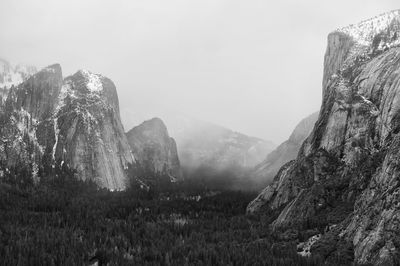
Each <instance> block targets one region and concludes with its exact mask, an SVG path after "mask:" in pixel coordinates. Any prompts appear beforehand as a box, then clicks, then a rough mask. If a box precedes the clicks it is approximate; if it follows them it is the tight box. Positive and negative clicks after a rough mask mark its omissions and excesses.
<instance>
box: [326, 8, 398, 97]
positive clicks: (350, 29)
mask: <svg viewBox="0 0 400 266" xmlns="http://www.w3.org/2000/svg"><path fill="white" fill-rule="evenodd" d="M399 35H400V10H395V11H391V12H387V13H384V14H381V15H379V16H376V17H375V18H372V19H368V20H365V21H363V22H360V23H358V24H354V25H350V26H347V27H343V28H340V29H337V30H335V31H334V32H332V33H331V34H329V36H328V47H327V50H326V53H325V67H324V78H323V88H324V90H323V93H324V94H325V88H326V87H327V83H329V82H330V81H331V80H333V79H334V78H335V77H336V76H337V74H338V73H336V72H338V71H340V72H343V71H345V69H349V68H350V67H352V66H354V65H355V64H357V63H358V62H360V61H366V60H369V59H370V58H371V57H373V56H375V55H376V54H378V53H381V52H383V51H386V50H388V49H390V48H392V47H395V46H398V45H399V44H400V40H399Z"/></svg>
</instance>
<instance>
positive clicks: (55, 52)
mask: <svg viewBox="0 0 400 266" xmlns="http://www.w3.org/2000/svg"><path fill="white" fill-rule="evenodd" d="M397 8H400V4H399V1H398V0H374V1H373V0H339V1H338V0H335V1H333V0H331V1H325V0H302V1H299V0H288V1H284V0H279V1H278V0H276V1H269V0H195V1H194V0H126V1H116V0H112V1H111V0H110V1H100V0H63V1H57V0H37V1H34V0H1V1H0V57H3V58H5V59H7V60H9V61H11V62H12V63H19V62H24V63H28V64H34V65H37V66H39V67H42V66H46V65H49V64H52V63H56V62H58V63H60V64H61V65H62V67H63V73H64V76H67V75H69V74H73V73H74V72H76V71H77V70H78V69H82V68H84V69H88V70H91V71H93V72H96V73H101V74H103V75H105V76H108V77H109V78H111V79H112V80H113V81H114V83H115V84H116V86H117V90H118V93H119V100H120V106H121V114H122V118H123V121H124V123H125V128H126V130H128V129H130V127H131V126H132V125H133V124H135V123H138V122H140V121H141V120H143V119H146V118H150V117H152V116H159V117H161V118H162V117H163V114H167V113H170V112H180V113H183V114H187V115H190V116H194V117H197V118H199V119H202V120H206V121H211V122H214V123H216V124H220V125H223V126H226V127H229V128H231V129H233V130H236V131H239V132H242V133H245V134H249V135H252V136H257V137H261V138H264V139H269V140H272V141H274V142H276V143H279V142H281V141H283V140H284V139H286V138H287V137H288V136H289V135H290V133H291V131H292V129H293V128H294V126H295V125H296V124H297V123H298V122H299V121H300V120H301V119H302V118H303V117H305V116H307V115H309V114H311V113H312V112H314V111H316V110H318V109H319V107H320V104H321V81H322V71H323V56H324V53H325V48H326V37H327V35H328V33H329V32H330V31H332V30H334V29H336V28H338V27H341V26H346V25H348V24H352V23H356V22H359V21H361V20H364V19H367V18H369V17H373V16H375V15H378V14H380V13H383V12H386V11H389V10H393V9H397Z"/></svg>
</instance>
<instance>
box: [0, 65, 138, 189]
mask: <svg viewBox="0 0 400 266" xmlns="http://www.w3.org/2000/svg"><path fill="white" fill-rule="evenodd" d="M118 105H119V103H118V96H117V91H116V88H115V85H114V84H113V82H112V81H111V80H110V79H108V78H106V77H104V76H101V75H98V74H93V73H91V72H89V71H85V70H80V71H78V72H77V73H75V74H74V75H72V76H69V77H67V78H65V79H63V76H62V71H61V67H60V65H58V64H56V65H52V66H49V67H47V68H44V69H42V70H41V71H39V72H38V73H36V74H34V75H33V76H31V77H29V78H28V79H27V80H26V81H24V82H22V83H21V84H19V85H17V86H14V87H12V88H11V89H10V91H9V93H8V96H7V100H6V101H5V103H4V104H3V108H1V109H2V110H4V111H3V112H1V120H0V122H1V124H2V126H1V129H0V137H1V138H0V150H1V151H2V152H1V155H0V167H1V168H2V169H1V171H0V175H2V176H3V177H4V178H7V176H19V177H21V178H23V177H25V178H26V177H30V176H32V177H33V180H34V181H36V182H37V181H38V178H40V176H45V175H46V174H48V173H49V172H51V171H53V170H54V169H55V168H60V167H61V168H62V167H68V168H71V169H74V170H76V171H77V176H78V178H80V179H82V180H92V181H93V182H95V183H96V184H98V185H99V186H101V187H105V188H108V189H111V190H115V189H117V190H120V189H124V188H125V187H126V185H127V173H126V172H127V171H126V170H127V168H128V166H129V165H130V164H133V163H134V157H133V155H132V153H131V151H130V148H129V144H128V142H127V139H126V136H125V133H124V129H123V126H122V124H121V121H120V116H119V106H118Z"/></svg>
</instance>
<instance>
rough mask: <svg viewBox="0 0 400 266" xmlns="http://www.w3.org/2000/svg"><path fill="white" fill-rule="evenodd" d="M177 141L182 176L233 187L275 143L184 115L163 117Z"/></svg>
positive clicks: (223, 186)
mask: <svg viewBox="0 0 400 266" xmlns="http://www.w3.org/2000/svg"><path fill="white" fill-rule="evenodd" d="M165 121H166V124H167V126H168V129H169V132H170V134H171V136H173V137H174V138H175V140H176V143H177V148H178V154H179V159H180V162H181V166H182V168H183V171H184V174H185V177H186V178H188V179H199V178H200V179H202V180H203V181H205V182H206V183H215V182H216V183H219V185H218V186H219V187H221V188H228V187H232V185H233V184H232V183H233V182H238V181H240V180H239V179H241V178H242V176H243V173H244V172H246V171H248V170H249V169H251V168H252V167H254V166H255V165H257V164H258V163H260V162H261V161H262V160H263V159H264V158H265V156H266V155H267V154H268V153H269V152H271V151H272V150H273V149H274V148H275V145H274V144H273V143H272V142H270V141H265V140H262V139H259V138H255V137H249V136H247V135H244V134H241V133H238V132H235V131H232V130H230V129H227V128H224V127H222V126H219V125H216V124H213V123H209V122H205V121H202V120H198V119H195V118H191V117H188V116H183V115H176V116H169V117H166V118H165Z"/></svg>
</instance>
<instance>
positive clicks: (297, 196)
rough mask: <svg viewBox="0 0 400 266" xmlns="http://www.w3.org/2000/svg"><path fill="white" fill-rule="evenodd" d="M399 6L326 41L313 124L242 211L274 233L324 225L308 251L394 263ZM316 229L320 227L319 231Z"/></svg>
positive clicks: (399, 205) (398, 207)
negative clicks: (261, 215) (262, 216)
mask: <svg viewBox="0 0 400 266" xmlns="http://www.w3.org/2000/svg"><path fill="white" fill-rule="evenodd" d="M399 69H400V10H397V11H392V12H389V13H385V14H382V15H380V16H377V17H375V18H373V19H370V20H366V21H363V22H361V23H359V24H356V25H351V26H348V27H345V28H341V29H338V30H336V31H334V32H332V33H331V34H329V36H328V47H327V50H326V54H325V63H324V77H323V100H322V107H321V111H320V113H319V117H318V120H317V122H316V124H315V127H314V129H313V131H312V132H311V134H310V136H309V137H308V138H307V139H306V140H305V141H304V143H303V145H302V147H301V149H300V151H299V153H298V156H297V158H296V160H294V161H292V162H289V163H287V164H286V165H284V166H283V167H282V168H281V169H280V170H279V173H278V174H277V175H276V177H275V178H274V181H273V183H272V184H271V185H269V186H268V187H266V188H265V189H264V190H263V192H262V193H261V194H260V195H259V196H258V197H257V198H256V199H255V200H254V201H253V202H251V203H250V204H249V206H248V209H247V210H248V212H250V213H252V212H265V211H268V212H272V213H276V214H277V216H276V219H275V220H274V222H273V223H272V226H273V228H275V229H276V230H278V229H281V230H285V228H288V227H290V228H291V229H294V228H298V229H302V230H306V229H311V228H315V227H319V228H321V227H322V226H326V228H327V229H326V230H325V233H324V234H323V235H322V236H321V238H320V239H319V240H318V241H317V242H316V243H315V244H313V245H312V246H311V253H313V254H319V255H320V256H322V257H324V258H326V259H327V260H328V261H329V258H332V257H334V256H337V257H342V256H343V254H351V255H352V256H353V255H354V258H352V259H354V261H355V262H357V263H362V264H368V263H371V264H374V265H398V263H399V254H400V253H399V249H400V236H399V233H398V232H400V223H399V222H398V221H399V220H400V185H399V184H400V183H399V178H398V177H399V174H400V166H399V163H398V162H399V159H400V157H399V156H400V153H399V150H400V134H399V132H400V123H399V121H400V120H399V118H400V72H399ZM322 232H324V231H322Z"/></svg>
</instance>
